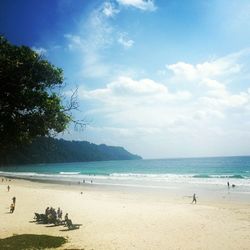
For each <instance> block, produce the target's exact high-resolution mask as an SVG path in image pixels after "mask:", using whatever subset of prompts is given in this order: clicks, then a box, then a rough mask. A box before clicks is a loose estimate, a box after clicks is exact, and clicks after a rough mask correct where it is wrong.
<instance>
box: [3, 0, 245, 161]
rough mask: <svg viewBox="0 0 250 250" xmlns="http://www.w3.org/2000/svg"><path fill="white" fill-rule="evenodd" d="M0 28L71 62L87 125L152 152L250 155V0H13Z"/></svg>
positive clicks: (69, 75)
mask: <svg viewBox="0 0 250 250" xmlns="http://www.w3.org/2000/svg"><path fill="white" fill-rule="evenodd" d="M0 32H1V33H2V34H4V35H5V36H6V37H7V38H8V39H9V40H10V41H11V42H12V43H15V44H18V45H20V44H25V45H28V46H30V47H32V48H33V49H34V50H37V51H38V52H39V53H41V54H42V55H43V56H44V57H46V58H47V59H48V60H49V61H50V62H52V63H53V64H55V65H57V66H59V67H62V68H63V69H64V74H65V81H66V83H67V88H66V89H65V94H68V93H69V92H70V91H71V90H73V89H74V88H75V87H76V86H77V87H78V97H79V103H80V112H78V113H76V114H75V115H76V117H77V118H78V119H85V120H86V121H88V123H89V124H88V126H87V128H86V130H85V131H83V132H78V131H75V130H74V129H71V128H70V129H69V131H68V132H66V133H64V134H63V135H61V136H62V137H63V138H65V139H74V140H88V141H90V142H94V143H97V144H100V143H105V144H108V145H120V146H123V147H125V148H126V149H128V150H129V151H131V152H133V153H137V154H139V155H141V156H142V157H144V158H167V157H192V156H218V155H249V154H250V1H248V0H219V1H218V0H210V1H207V0H189V1H183V0H106V1H105V0H91V1H90V0H54V1H51V0H43V1H40V0H22V1H19V0H8V1H7V0H5V1H1V3H0Z"/></svg>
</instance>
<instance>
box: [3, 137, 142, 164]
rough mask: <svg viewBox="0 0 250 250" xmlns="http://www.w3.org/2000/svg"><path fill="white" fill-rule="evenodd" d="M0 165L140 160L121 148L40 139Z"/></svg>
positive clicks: (14, 152)
mask: <svg viewBox="0 0 250 250" xmlns="http://www.w3.org/2000/svg"><path fill="white" fill-rule="evenodd" d="M4 158H5V159H4V161H3V159H1V160H2V164H8V165H9V164H10V165H12V164H31V163H62V162H84V161H107V160H134V159H142V158H141V157H140V156H138V155H134V154H131V153H129V152H128V151H127V150H125V149H124V148H122V147H114V146H107V145H105V144H101V145H96V144H93V143H90V142H87V141H66V140H63V139H54V138H51V137H41V138H38V139H36V140H34V141H33V143H32V144H30V145H26V146H22V147H21V148H19V149H18V150H15V151H13V152H9V154H8V155H5V157H4Z"/></svg>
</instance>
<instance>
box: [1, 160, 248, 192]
mask: <svg viewBox="0 0 250 250" xmlns="http://www.w3.org/2000/svg"><path fill="white" fill-rule="evenodd" d="M0 176H6V177H17V178H23V179H31V180H43V181H59V182H60V181H62V182H67V181H68V182H73V183H74V182H75V183H78V184H79V183H81V184H82V183H85V184H95V185H113V186H136V187H150V188H170V187H171V186H172V187H173V186H178V185H179V184H186V185H196V186H197V185H207V186H208V187H209V186H210V187H212V186H217V187H220V186H221V187H225V186H226V185H227V184H228V182H229V185H230V187H232V185H235V187H236V188H238V190H239V189H240V190H241V191H242V192H249V193H250V156H237V157H206V158H173V159H153V160H124V161H97V162H76V163H75V162H74V163H57V164H29V165H18V166H6V167H1V168H0Z"/></svg>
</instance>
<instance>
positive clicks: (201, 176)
mask: <svg viewBox="0 0 250 250" xmlns="http://www.w3.org/2000/svg"><path fill="white" fill-rule="evenodd" d="M193 178H213V177H212V176H211V175H208V174H196V175H194V176H193Z"/></svg>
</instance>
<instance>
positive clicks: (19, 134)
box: [0, 36, 71, 155]
mask: <svg viewBox="0 0 250 250" xmlns="http://www.w3.org/2000/svg"><path fill="white" fill-rule="evenodd" d="M62 83H63V71H62V69H60V68H57V67H55V66H54V65H52V64H50V63H49V62H48V61H46V60H44V59H43V58H42V57H41V56H40V55H39V54H37V53H36V52H35V51H33V50H32V49H30V48H29V47H26V46H20V47H18V46H14V45H11V44H10V43H9V42H8V41H7V40H6V39H5V38H4V37H2V36H0V150H1V151H2V153H3V152H6V150H7V149H9V148H13V147H16V146H18V145H20V144H23V143H26V142H31V141H32V139H33V138H35V137H38V136H45V135H50V134H51V133H58V132H61V131H63V130H64V129H65V128H66V126H67V124H68V123H69V121H70V120H71V116H70V114H69V113H67V112H66V111H65V108H64V106H63V105H62V103H61V99H60V97H59V96H58V94H56V92H55V91H56V87H58V86H60V85H61V84H62ZM0 153H1V152H0ZM0 155H1V154H0Z"/></svg>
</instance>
